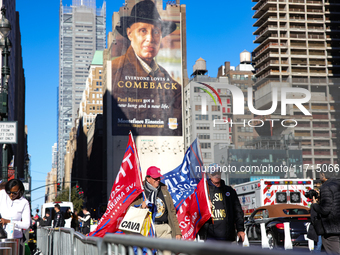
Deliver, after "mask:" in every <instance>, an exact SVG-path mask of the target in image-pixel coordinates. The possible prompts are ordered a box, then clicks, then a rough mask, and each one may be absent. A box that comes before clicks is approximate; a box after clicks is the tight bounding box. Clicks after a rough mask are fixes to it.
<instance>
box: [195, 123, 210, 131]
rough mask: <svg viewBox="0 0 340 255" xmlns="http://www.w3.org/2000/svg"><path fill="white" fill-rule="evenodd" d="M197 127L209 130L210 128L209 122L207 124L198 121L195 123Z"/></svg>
mask: <svg viewBox="0 0 340 255" xmlns="http://www.w3.org/2000/svg"><path fill="white" fill-rule="evenodd" d="M196 128H197V129H199V130H201V129H203V130H209V129H210V124H207V123H199V124H197V126H196Z"/></svg>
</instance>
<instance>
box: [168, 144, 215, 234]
mask: <svg viewBox="0 0 340 255" xmlns="http://www.w3.org/2000/svg"><path fill="white" fill-rule="evenodd" d="M202 166H203V163H202V157H201V153H200V149H199V144H198V139H196V140H195V141H194V142H193V143H192V144H191V145H190V147H189V148H188V150H187V151H186V153H185V156H184V159H183V162H182V164H181V165H180V166H178V167H177V168H175V169H174V170H172V171H171V172H168V173H166V174H164V177H163V178H164V179H163V180H162V181H163V182H164V183H165V184H166V185H167V187H168V190H169V192H170V195H171V197H172V200H173V202H174V206H175V208H176V210H177V218H178V222H179V226H180V228H181V231H182V238H183V239H185V240H193V239H195V237H196V234H197V232H198V230H199V229H200V228H201V226H202V225H203V224H204V223H205V222H206V221H207V220H208V219H209V218H210V217H211V210H210V206H209V199H208V192H207V186H206V180H205V179H206V178H202V174H201V169H202Z"/></svg>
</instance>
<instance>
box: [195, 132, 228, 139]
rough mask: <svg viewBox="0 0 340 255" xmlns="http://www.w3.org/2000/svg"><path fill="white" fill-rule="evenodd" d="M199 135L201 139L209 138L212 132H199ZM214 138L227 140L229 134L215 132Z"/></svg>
mask: <svg viewBox="0 0 340 255" xmlns="http://www.w3.org/2000/svg"><path fill="white" fill-rule="evenodd" d="M197 137H198V138H199V139H201V140H209V139H210V134H197ZM213 139H214V140H227V139H228V135H227V134H223V133H221V134H220V133H214V134H213Z"/></svg>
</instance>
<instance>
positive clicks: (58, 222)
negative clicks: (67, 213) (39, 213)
mask: <svg viewBox="0 0 340 255" xmlns="http://www.w3.org/2000/svg"><path fill="white" fill-rule="evenodd" d="M54 210H55V212H56V214H55V215H54V222H53V228H60V227H64V225H65V220H64V215H63V214H62V213H61V211H60V205H59V204H56V205H55V206H54Z"/></svg>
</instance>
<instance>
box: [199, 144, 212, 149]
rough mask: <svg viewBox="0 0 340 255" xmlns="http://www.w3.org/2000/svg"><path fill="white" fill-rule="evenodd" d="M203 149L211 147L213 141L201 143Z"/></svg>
mask: <svg viewBox="0 0 340 255" xmlns="http://www.w3.org/2000/svg"><path fill="white" fill-rule="evenodd" d="M201 148H202V149H211V143H201Z"/></svg>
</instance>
